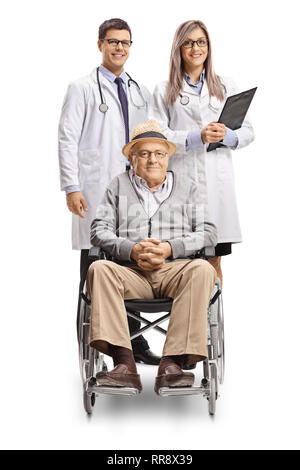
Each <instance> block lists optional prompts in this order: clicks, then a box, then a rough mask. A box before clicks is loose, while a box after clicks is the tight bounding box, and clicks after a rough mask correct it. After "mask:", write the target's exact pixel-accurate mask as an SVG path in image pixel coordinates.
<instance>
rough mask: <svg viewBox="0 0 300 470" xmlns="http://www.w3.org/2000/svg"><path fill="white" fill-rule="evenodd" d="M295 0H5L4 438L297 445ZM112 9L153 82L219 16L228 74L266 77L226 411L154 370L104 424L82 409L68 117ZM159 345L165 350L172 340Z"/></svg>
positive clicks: (241, 191) (250, 173)
mask: <svg viewBox="0 0 300 470" xmlns="http://www.w3.org/2000/svg"><path fill="white" fill-rule="evenodd" d="M297 3H298V2H297V1H296V0H295V1H292V0H286V1H285V2H279V1H274V0H273V1H269V0H267V1H256V0H252V1H251V2H250V1H248V2H241V1H239V0H227V1H225V2H224V1H221V0H220V1H219V0H215V1H214V2H208V1H206V2H183V1H179V0H163V1H162V0H160V1H158V0H152V1H151V2H142V1H137V0H134V1H132V0H131V1H120V0H114V1H110V2H108V1H107V2H104V1H92V0H85V1H83V0H69V1H68V0H60V1H59V2H58V1H43V2H40V1H33V0H27V1H26V2H22V1H13V0H11V1H10V2H9V3H8V2H5V3H3V2H2V4H1V12H0V18H1V25H0V26H1V27H0V34H1V42H0V43H1V97H0V98H1V100H0V106H1V167H2V171H1V185H0V187H1V202H2V205H1V222H2V224H1V252H2V256H1V267H2V275H1V287H2V296H1V297H2V299H1V307H2V308H1V340H0V347H1V351H0V358H1V401H0V403H1V405H0V406H1V447H2V448H7V449H18V448H19V449H76V448H77V449H143V448H144V449H147V448H148V449H276V448H283V449H291V448H299V436H298V430H299V418H300V416H299V411H300V410H299V341H300V320H299V302H298V290H299V280H298V277H299V269H298V263H299V261H298V259H299V223H298V219H299V203H298V200H299V197H298V193H299V169H300V167H299V158H300V152H299V121H298V116H299V94H300V93H299V65H298V60H299V53H298V49H299V38H298V33H297V30H298V26H299V24H298V18H299V16H298V14H297V10H296V9H297ZM112 17H121V18H123V19H125V20H127V21H128V22H129V24H130V25H131V28H132V30H133V40H134V45H133V46H132V50H131V57H130V59H129V61H128V62H127V70H128V72H129V73H130V74H131V75H132V77H133V78H134V79H135V80H137V81H138V82H141V83H144V84H145V85H146V86H148V88H149V89H150V90H151V91H152V90H153V87H154V85H155V84H156V83H157V82H159V81H162V80H164V79H166V78H167V72H168V62H169V53H170V47H171V42H172V39H173V35H174V32H175V29H176V27H177V26H178V25H179V24H180V23H182V22H183V21H186V20H189V19H201V20H202V21H204V23H205V24H206V25H207V27H208V30H209V31H210V34H211V39H212V44H213V53H214V63H215V69H216V72H217V73H219V74H221V75H227V76H232V77H233V78H234V79H235V81H236V82H237V83H238V85H239V87H240V89H241V90H243V89H247V88H251V87H253V86H258V91H257V94H256V96H255V98H254V101H253V103H252V105H251V119H252V122H253V125H254V128H255V134H256V140H255V142H254V143H253V144H252V145H251V146H249V147H247V148H245V149H243V150H240V151H237V152H236V153H235V154H234V165H235V174H236V189H237V195H238V203H239V211H240V218H241V224H242V230H243V239H244V242H243V244H240V245H239V246H235V247H234V250H233V255H232V256H230V257H227V258H226V259H224V263H223V268H224V269H223V271H224V279H225V281H224V287H225V292H224V302H225V334H226V376H225V383H224V385H223V386H222V388H221V397H220V399H219V400H218V402H217V412H216V415H215V417H214V418H211V417H209V415H208V410H207V402H206V400H205V399H203V398H202V397H197V396H194V397H188V398H166V399H162V398H159V397H157V396H156V395H155V394H154V391H153V383H154V377H155V375H156V369H155V368H154V367H146V366H141V367H140V368H139V370H140V373H141V375H142V380H143V385H144V391H143V393H142V394H141V395H139V396H138V397H133V398H115V397H110V396H103V397H99V398H98V399H97V402H96V406H95V410H94V414H93V417H92V419H89V418H88V417H87V416H86V415H85V412H84V410H83V406H82V395H81V381H80V376H79V368H78V357H77V344H76V334H75V316H76V304H77V287H78V276H79V253H78V252H72V250H71V235H70V230H71V216H70V213H69V212H68V211H67V208H66V205H65V197H64V194H63V193H61V192H60V191H59V174H58V159H57V125H58V119H59V114H60V109H61V105H62V100H63V96H64V94H65V91H66V88H67V85H68V83H69V82H70V81H72V80H74V79H76V78H79V77H80V76H83V75H86V74H88V73H90V71H91V70H92V69H93V68H94V67H95V66H96V65H97V64H99V62H100V53H99V51H98V49H97V44H96V41H97V32H98V26H99V24H100V23H102V22H103V21H104V20H105V19H108V18H112ZM152 335H153V336H152ZM149 340H150V344H151V347H152V348H153V349H154V350H155V351H156V352H158V353H159V352H160V350H161V346H162V340H163V338H162V337H160V336H156V335H154V334H153V333H152V334H151V335H150V336H149ZM201 372H202V370H201V368H200V367H198V369H197V374H198V377H197V380H198V381H199V380H200V376H201Z"/></svg>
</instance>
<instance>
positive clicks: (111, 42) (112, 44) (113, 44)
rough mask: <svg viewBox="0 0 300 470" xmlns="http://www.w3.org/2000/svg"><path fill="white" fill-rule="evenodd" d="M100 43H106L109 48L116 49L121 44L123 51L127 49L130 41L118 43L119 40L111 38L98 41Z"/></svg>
mask: <svg viewBox="0 0 300 470" xmlns="http://www.w3.org/2000/svg"><path fill="white" fill-rule="evenodd" d="M100 41H107V42H108V45H109V46H110V47H118V45H119V43H121V44H122V46H123V47H124V49H128V48H129V47H130V46H131V44H132V41H128V40H124V41H119V39H113V38H111V39H107V38H103V39H100Z"/></svg>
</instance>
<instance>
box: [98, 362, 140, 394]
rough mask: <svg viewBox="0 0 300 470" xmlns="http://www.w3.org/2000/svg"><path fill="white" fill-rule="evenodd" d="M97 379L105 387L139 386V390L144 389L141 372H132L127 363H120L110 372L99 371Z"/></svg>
mask: <svg viewBox="0 0 300 470" xmlns="http://www.w3.org/2000/svg"><path fill="white" fill-rule="evenodd" d="M96 379H97V382H98V384H99V385H102V386H105V387H130V388H137V389H138V391H139V392H141V391H142V389H143V387H142V383H141V379H140V376H139V374H134V373H133V372H130V371H129V370H128V366H127V365H126V364H118V365H117V366H116V367H115V368H114V369H113V370H111V371H109V372H107V371H101V372H98V374H97V375H96Z"/></svg>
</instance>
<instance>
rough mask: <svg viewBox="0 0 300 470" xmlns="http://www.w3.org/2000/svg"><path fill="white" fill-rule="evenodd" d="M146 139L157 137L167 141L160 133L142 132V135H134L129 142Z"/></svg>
mask: <svg viewBox="0 0 300 470" xmlns="http://www.w3.org/2000/svg"><path fill="white" fill-rule="evenodd" d="M146 137H157V138H159V139H165V140H167V138H166V137H165V136H164V135H163V134H161V133H160V132H154V131H149V132H144V133H143V134H139V135H136V136H135V137H134V138H133V139H131V141H133V140H137V139H144V138H146Z"/></svg>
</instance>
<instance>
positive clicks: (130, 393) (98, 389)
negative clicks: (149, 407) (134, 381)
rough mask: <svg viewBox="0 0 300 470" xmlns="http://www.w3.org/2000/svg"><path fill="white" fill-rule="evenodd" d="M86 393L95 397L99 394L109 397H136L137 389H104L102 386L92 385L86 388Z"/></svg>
mask: <svg viewBox="0 0 300 470" xmlns="http://www.w3.org/2000/svg"><path fill="white" fill-rule="evenodd" d="M87 392H88V393H89V394H92V393H95V395H100V393H107V394H109V395H127V396H133V395H138V393H139V391H138V389H137V388H131V387H104V386H102V385H93V386H92V387H91V386H90V387H88V390H87Z"/></svg>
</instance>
